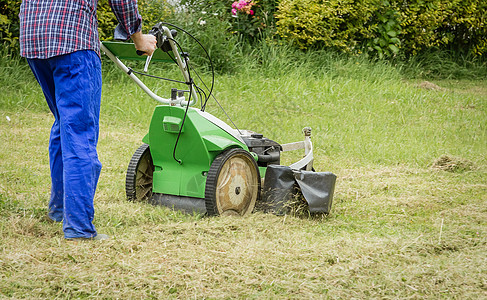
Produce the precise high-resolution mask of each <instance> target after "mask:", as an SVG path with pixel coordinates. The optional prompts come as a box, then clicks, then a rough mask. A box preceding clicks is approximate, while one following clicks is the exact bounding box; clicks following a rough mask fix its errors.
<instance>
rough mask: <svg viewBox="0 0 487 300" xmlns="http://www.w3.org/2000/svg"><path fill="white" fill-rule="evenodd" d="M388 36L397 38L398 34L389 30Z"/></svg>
mask: <svg viewBox="0 0 487 300" xmlns="http://www.w3.org/2000/svg"><path fill="white" fill-rule="evenodd" d="M387 35H389V36H390V37H396V36H397V32H395V31H394V30H389V31H388V32H387Z"/></svg>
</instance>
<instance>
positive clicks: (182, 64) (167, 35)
mask: <svg viewBox="0 0 487 300" xmlns="http://www.w3.org/2000/svg"><path fill="white" fill-rule="evenodd" d="M156 26H157V27H158V28H159V29H160V30H162V31H163V33H164V36H162V37H161V38H162V39H165V40H167V41H168V42H169V44H170V45H171V50H172V53H173V54H174V58H175V60H176V63H177V64H178V67H179V70H180V71H181V74H182V75H183V78H184V80H185V82H187V83H189V84H190V85H191V88H190V91H191V102H188V101H186V99H185V97H184V96H182V97H179V96H178V97H176V98H175V99H167V98H162V97H160V96H158V95H157V94H155V93H154V92H153V91H152V90H151V89H149V88H148V87H147V86H146V85H145V84H144V83H143V82H142V81H141V80H140V79H139V78H138V77H137V76H135V74H134V73H133V72H132V70H131V69H129V68H128V67H127V66H126V65H125V64H124V63H123V62H122V61H120V59H118V57H116V56H115V55H114V54H113V53H112V52H111V51H110V50H108V48H107V47H105V45H103V43H101V42H100V48H101V50H102V51H103V52H104V53H105V54H106V55H107V56H108V58H110V60H111V61H113V62H114V63H115V65H117V66H118V67H119V68H120V69H121V70H122V71H123V72H125V73H126V74H127V75H128V76H129V77H130V78H131V79H132V80H133V81H134V82H135V83H136V84H137V85H138V86H139V87H140V88H141V89H142V90H143V91H144V92H145V93H146V94H147V95H149V97H151V98H152V99H154V100H156V101H158V102H160V103H163V104H170V105H180V106H187V105H190V106H191V105H194V104H195V103H197V101H198V93H197V91H196V88H195V87H194V86H193V83H192V82H191V78H190V76H189V72H188V65H187V64H186V61H185V60H183V59H182V58H181V55H180V54H179V52H178V49H177V46H176V43H175V42H174V41H173V35H172V33H171V30H169V28H167V27H165V26H162V25H160V24H157V25H155V26H154V27H156ZM156 34H162V32H161V31H159V32H156ZM158 46H159V45H158Z"/></svg>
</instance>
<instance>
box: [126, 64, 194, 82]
mask: <svg viewBox="0 0 487 300" xmlns="http://www.w3.org/2000/svg"><path fill="white" fill-rule="evenodd" d="M128 69H129V72H131V73H135V74H139V75H142V76H147V77H151V78H156V79H161V80H167V81H171V82H176V83H182V84H188V83H187V82H184V81H180V80H175V79H169V78H164V77H159V76H155V75H150V74H147V73H144V72H139V71H135V70H134V69H132V68H128Z"/></svg>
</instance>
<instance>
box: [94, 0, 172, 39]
mask: <svg viewBox="0 0 487 300" xmlns="http://www.w3.org/2000/svg"><path fill="white" fill-rule="evenodd" d="M137 4H138V8H139V13H140V14H141V15H142V29H143V32H145V33H147V32H149V30H150V29H151V28H152V26H153V25H154V24H156V23H158V22H160V21H163V20H165V19H168V18H170V16H171V15H172V14H173V13H174V12H173V7H172V6H171V5H170V4H168V3H167V0H138V1H137ZM97 10H98V33H99V35H100V40H110V39H112V38H113V31H114V30H115V27H116V26H117V24H118V21H117V18H116V17H115V15H114V14H113V12H112V10H111V8H110V5H109V3H108V0H99V1H98V8H97Z"/></svg>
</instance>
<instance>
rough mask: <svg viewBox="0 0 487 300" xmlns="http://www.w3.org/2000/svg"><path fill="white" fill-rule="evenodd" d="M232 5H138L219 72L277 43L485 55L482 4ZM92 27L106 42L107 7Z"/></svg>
mask: <svg viewBox="0 0 487 300" xmlns="http://www.w3.org/2000/svg"><path fill="white" fill-rule="evenodd" d="M240 1H243V0H240ZM171 2H172V1H171ZM238 2H239V1H237V2H236V1H235V0H208V1H201V0H181V1H179V5H178V6H177V7H176V6H174V5H170V4H169V3H168V0H139V1H138V3H139V10H140V12H141V14H142V16H143V20H144V23H143V27H144V31H145V32H147V31H148V30H149V29H150V26H152V25H153V24H155V23H157V22H159V21H161V20H165V21H170V22H174V23H175V24H177V25H180V26H182V27H183V28H187V29H188V30H189V31H190V32H192V33H194V34H195V35H197V36H199V38H201V40H202V42H203V43H204V44H205V45H208V46H209V48H210V51H212V52H213V53H214V54H217V55H218V56H221V57H222V61H221V62H220V63H219V64H220V65H222V66H223V65H227V63H225V61H229V59H230V56H232V55H234V54H235V53H231V52H229V51H234V50H237V52H238V51H245V50H243V49H245V47H243V48H242V46H243V44H244V43H245V44H252V45H256V44H259V43H260V40H262V39H265V40H268V39H269V38H274V39H275V38H277V39H279V37H281V38H284V39H286V40H289V41H291V42H292V43H293V44H294V45H295V46H297V47H298V48H301V49H335V50H339V51H342V52H349V53H361V52H363V51H365V52H367V54H369V55H377V56H379V57H386V58H387V57H393V56H398V55H399V56H401V57H410V56H414V55H417V54H419V53H423V52H425V51H429V50H432V49H434V50H447V51H451V52H453V53H457V54H462V55H465V54H467V55H473V56H478V57H480V56H481V55H483V54H485V53H487V1H485V0H466V1H464V0H448V1H447V0H361V1H357V0H245V1H244V2H246V3H248V5H249V6H250V7H251V8H252V14H249V13H245V12H242V11H238V10H236V11H234V13H232V4H234V5H233V6H235V3H238ZM20 3H21V0H4V1H2V2H1V4H0V45H1V47H3V48H9V49H10V50H11V52H18V35H19V21H18V12H19V6H20ZM235 12H237V13H235ZM98 22H99V32H100V39H102V40H106V39H110V38H111V37H112V35H113V29H114V28H115V26H116V24H117V21H116V19H115V16H114V15H113V13H112V12H111V9H110V6H109V4H108V0H99V3H98ZM225 43H231V45H230V46H227V45H225ZM237 48H240V50H238V49H237ZM217 55H213V56H214V57H216V56H217Z"/></svg>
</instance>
